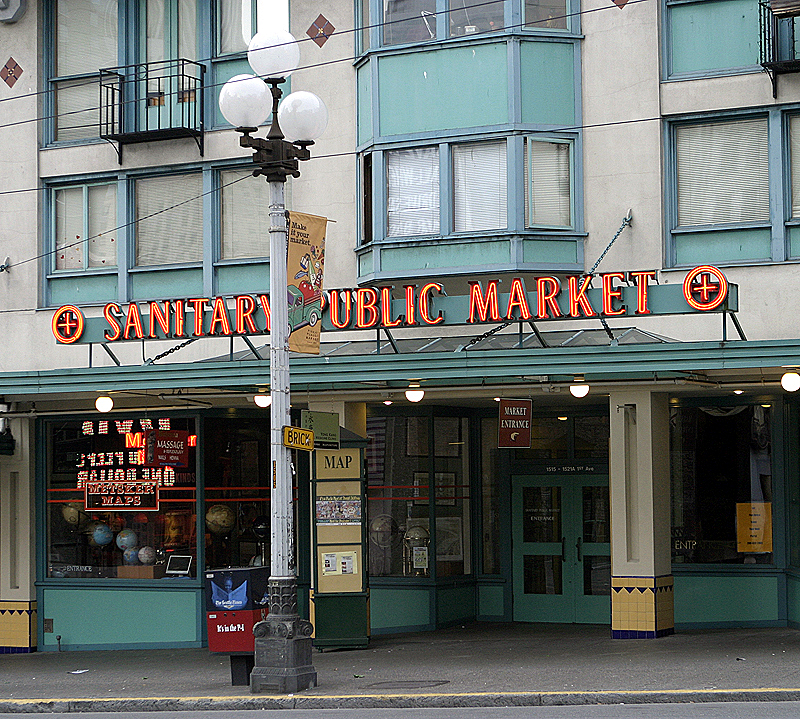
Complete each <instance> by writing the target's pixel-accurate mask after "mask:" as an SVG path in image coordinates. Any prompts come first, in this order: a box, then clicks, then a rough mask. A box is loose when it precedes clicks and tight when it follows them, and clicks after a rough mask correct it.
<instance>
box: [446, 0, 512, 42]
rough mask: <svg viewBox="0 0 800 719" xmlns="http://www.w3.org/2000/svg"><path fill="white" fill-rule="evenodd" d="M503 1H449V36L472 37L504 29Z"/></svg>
mask: <svg viewBox="0 0 800 719" xmlns="http://www.w3.org/2000/svg"><path fill="white" fill-rule="evenodd" d="M504 5H505V3H504V2H503V0H495V2H486V0H450V16H449V21H450V22H449V25H450V35H451V36H455V37H458V36H461V35H474V34H475V33H480V32H492V31H494V30H503V29H504V28H505V17H504Z"/></svg>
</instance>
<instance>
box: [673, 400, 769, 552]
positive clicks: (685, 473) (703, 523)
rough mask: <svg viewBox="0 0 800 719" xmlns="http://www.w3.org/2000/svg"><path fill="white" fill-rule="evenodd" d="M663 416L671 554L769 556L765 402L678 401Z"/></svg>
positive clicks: (767, 430)
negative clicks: (709, 403) (693, 403)
mask: <svg viewBox="0 0 800 719" xmlns="http://www.w3.org/2000/svg"><path fill="white" fill-rule="evenodd" d="M670 420H671V421H670V434H671V437H670V439H671V444H670V450H671V474H672V561H673V562H676V563H714V564H770V563H772V561H773V555H772V507H773V505H772V458H771V409H770V407H769V406H766V407H765V406H761V405H755V406H738V407H680V408H673V410H672V413H671V418H670Z"/></svg>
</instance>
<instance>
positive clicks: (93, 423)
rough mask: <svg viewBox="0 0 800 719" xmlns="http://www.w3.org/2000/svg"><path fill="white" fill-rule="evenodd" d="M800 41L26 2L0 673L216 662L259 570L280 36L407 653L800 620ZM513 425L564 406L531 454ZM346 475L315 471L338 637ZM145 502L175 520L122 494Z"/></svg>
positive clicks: (370, 10)
mask: <svg viewBox="0 0 800 719" xmlns="http://www.w3.org/2000/svg"><path fill="white" fill-rule="evenodd" d="M791 12H792V11H791V10H786V9H783V10H780V11H779V10H777V9H776V10H775V11H774V12H773V10H772V9H771V7H770V6H769V3H766V4H765V3H761V4H759V3H758V2H756V0H628V1H627V2H624V0H615V2H611V1H610V0H588V1H586V2H582V3H581V2H579V1H578V0H491V1H481V2H478V0H357V1H356V2H353V3H332V2H331V3H321V4H320V3H315V4H312V3H310V2H307V0H297V1H296V2H295V1H284V2H281V1H277V2H272V3H270V2H262V1H261V0H259V1H256V0H180V2H178V1H177V0H69V1H67V0H40V1H39V2H27V3H26V2H22V1H21V0H17V2H9V3H8V9H2V10H0V39H1V40H2V42H0V46H1V47H2V48H3V50H2V52H3V53H4V54H5V55H7V56H8V57H5V56H3V57H0V62H1V63H5V65H4V67H3V69H2V70H0V79H2V81H3V82H2V83H0V108H2V110H3V111H2V113H0V117H2V120H0V158H2V165H0V166H2V168H3V171H2V173H0V195H2V204H1V205H0V238H1V239H2V251H0V260H2V263H0V270H2V271H0V328H1V330H2V335H3V336H4V337H5V338H6V340H7V342H6V350H5V352H4V353H3V354H2V358H1V359H0V408H2V411H0V652H24V651H31V650H35V649H39V650H54V649H57V648H59V647H61V648H63V649H80V648H111V647H120V646H123V647H157V646H202V645H204V644H205V642H206V640H207V637H206V628H205V607H204V598H203V597H204V570H206V569H211V568H217V567H228V566H243V565H247V564H249V563H251V562H252V561H255V558H257V557H258V556H259V555H260V552H261V549H260V547H259V538H258V536H257V535H256V533H254V531H253V527H254V524H257V521H258V520H259V518H261V517H263V516H265V515H269V469H268V468H269V417H268V415H267V414H265V411H264V410H263V409H259V408H258V407H256V406H255V405H254V404H253V397H254V396H255V395H258V394H260V393H263V392H264V391H265V390H268V384H269V352H268V349H266V348H265V346H266V345H267V342H268V338H267V336H266V332H265V329H266V323H267V322H268V315H267V313H266V307H267V305H265V302H268V299H267V295H268V293H269V290H270V288H269V280H268V270H269V263H270V257H269V256H268V255H269V250H268V241H267V230H268V225H269V221H268V207H267V205H268V190H267V185H266V183H265V182H264V180H263V178H257V177H255V178H254V177H250V175H251V173H252V169H253V165H252V162H251V160H250V157H249V155H248V154H247V152H246V150H244V149H242V148H240V147H239V143H238V139H237V138H238V135H237V133H236V132H235V131H234V130H233V128H231V127H230V126H229V125H228V124H227V123H226V122H225V120H224V119H223V117H222V116H221V114H220V112H219V110H218V106H217V97H218V95H219V91H220V89H221V87H222V85H223V84H224V83H225V82H226V81H227V80H228V79H229V78H231V77H232V76H234V75H237V74H240V73H242V72H249V71H250V70H249V66H248V64H247V60H246V46H247V42H246V39H247V38H249V37H250V36H252V35H253V34H254V32H255V31H256V29H257V28H258V27H264V26H266V25H269V24H274V23H278V24H284V25H286V26H288V27H289V28H290V29H291V31H292V33H293V34H294V35H295V37H297V38H298V39H301V43H300V44H301V65H300V68H299V69H298V70H297V71H296V72H295V73H294V74H292V76H291V78H290V79H289V80H287V82H286V85H285V89H286V90H287V91H288V90H296V89H303V90H310V91H312V92H314V93H316V94H317V95H318V96H320V97H321V98H322V99H323V100H324V101H325V103H326V105H327V106H328V110H329V116H330V119H329V124H328V128H327V131H326V132H325V134H324V135H323V136H322V138H321V139H320V140H319V141H318V142H317V143H316V144H315V145H314V146H313V147H312V160H311V161H309V162H305V163H302V167H301V175H300V177H298V178H292V179H291V180H290V182H289V183H288V184H287V198H288V202H287V205H288V206H289V207H290V208H291V209H293V210H297V211H300V212H307V213H311V214H315V215H320V216H324V217H327V218H328V219H329V224H328V230H327V240H326V247H325V257H326V260H327V261H326V262H325V276H324V288H325V290H326V291H327V295H326V297H327V304H328V308H329V309H328V310H327V312H326V314H325V316H324V317H323V318H322V322H323V333H322V345H321V352H320V355H319V356H317V355H305V354H303V355H301V354H297V355H293V357H292V362H291V372H292V412H293V417H295V415H296V417H295V418H296V419H297V421H298V423H299V419H300V417H299V414H300V412H301V411H302V410H303V409H308V410H315V411H326V412H335V413H337V414H338V416H339V423H340V425H341V426H342V427H344V428H345V429H347V430H349V431H350V432H352V433H355V435H358V436H360V437H363V438H366V441H367V443H366V446H365V449H364V465H365V466H364V473H365V491H366V494H365V496H366V508H365V510H364V511H363V516H362V522H363V523H364V535H365V537H366V539H365V545H366V549H365V550H364V552H363V554H362V555H359V557H358V561H359V562H362V561H363V567H364V568H365V569H366V572H365V574H366V575H367V577H368V587H369V601H370V622H371V631H372V632H373V633H390V632H402V631H411V630H420V629H431V630H433V629H436V628H438V627H442V626H447V625H449V624H453V623H456V622H462V623H463V622H465V621H470V620H474V619H480V620H485V621H523V622H565V623H573V622H577V623H598V624H605V625H608V627H609V631H610V632H611V633H612V636H615V637H619V638H657V637H660V636H664V635H666V634H670V633H672V632H673V631H680V629H681V628H686V627H719V626H785V625H795V624H798V623H800V594H799V592H800V584H798V582H800V483H799V482H800V467H798V429H799V427H800V413H798V404H797V401H796V397H795V396H794V395H793V394H792V393H790V392H787V391H786V390H784V389H783V388H782V386H781V384H780V381H781V378H782V376H783V375H784V373H786V372H787V371H791V370H792V369H796V368H797V367H800V335H798V331H797V329H796V328H795V327H794V326H793V325H792V322H791V321H790V320H791V318H792V317H795V316H797V315H798V314H800V292H798V291H796V290H795V288H794V279H795V278H797V276H798V269H797V268H798V263H797V260H798V259H799V258H800V229H798V228H800V201H798V200H797V197H798V196H800V190H798V189H796V187H795V180H798V183H800V169H798V168H800V161H798V156H800V155H798V153H800V150H798V148H800V144H798V143H799V142H800V140H799V139H798V138H800V82H799V80H800V75H798V74H796V73H797V72H798V71H800V62H798V61H797V60H796V59H795V57H796V54H797V53H796V49H795V36H794V22H795V19H794V16H793V15H792V14H791ZM798 12H800V9H798ZM262 298H264V299H263V300H262ZM204 307H205V308H206V314H205V319H204V318H203V314H202V313H203V308H204ZM179 318H180V323H179ZM248 318H249V319H248ZM249 320H252V322H250V321H249ZM411 385H419V387H418V389H421V390H423V391H424V396H423V398H422V400H421V401H418V402H411V401H409V400H408V399H407V398H406V395H405V391H406V390H407V389H409V387H410V386H411ZM574 385H579V386H581V387H583V388H585V387H586V386H588V387H589V392H588V393H586V394H584V395H583V396H581V397H578V396H574V395H573V394H572V392H571V390H570V388H571V386H574ZM414 389H416V387H415V388H414ZM576 394H578V395H580V394H581V393H580V392H579V391H577V392H576ZM100 395H104V396H105V395H108V396H110V397H111V398H112V399H113V410H112V411H111V412H110V413H107V414H106V413H102V414H101V413H100V412H98V410H97V409H96V408H95V400H96V398H97V397H98V396H100ZM506 400H530V401H531V403H532V404H531V410H530V411H529V412H528V413H527V414H526V415H525V416H524V419H523V420H517V421H520V422H523V423H527V424H526V425H524V426H522V425H520V428H521V429H525V430H529V431H530V440H529V441H527V443H525V442H522V443H521V444H518V445H517V446H516V447H511V446H502V447H501V446H499V445H501V444H503V445H507V444H508V443H507V442H499V441H498V440H499V435H500V434H502V431H503V429H504V428H508V427H509V426H510V425H505V424H504V422H508V421H509V420H508V416H512V415H511V414H509V415H508V416H506V418H505V419H504V415H503V414H502V412H503V411H505V408H507V407H509V406H513V403H509V402H507V401H506ZM512 414H513V413H512ZM153 432H161V433H173V434H174V436H175V437H179V438H181V439H182V441H185V442H186V444H187V447H186V449H185V454H183V455H182V456H181V458H180V460H179V461H178V462H176V463H173V464H172V465H170V466H168V467H161V468H154V467H150V466H144V464H145V463H143V461H142V459H141V456H142V455H141V453H142V452H144V451H145V449H146V448H145V446H144V444H143V443H146V441H147V437H148V436H149V433H153ZM513 441H518V442H521V440H519V438H515V439H514V440H512V441H511V442H512V443H513ZM313 462H314V459H313V457H312V458H311V461H310V462H309V458H308V457H307V456H305V455H304V454H298V456H297V457H296V460H295V469H296V475H295V477H296V486H297V489H296V494H297V502H296V507H297V529H298V543H297V565H298V570H299V585H300V588H301V606H302V610H303V611H304V612H309V611H310V607H309V600H308V596H309V592H310V591H313V590H315V589H318V587H316V586H315V582H316V580H315V576H316V575H315V571H314V570H313V567H314V566H315V564H316V562H317V561H318V560H319V557H317V556H316V553H317V549H318V548H317V547H316V546H315V545H314V541H313V537H315V536H316V534H315V532H316V531H317V530H316V529H314V527H313V525H315V524H316V525H319V521H318V520H319V517H318V515H315V514H314V512H312V505H313V504H314V502H313V501H312V497H313V495H312V485H311V479H312V476H313ZM123 480H124V481H131V482H133V483H134V484H136V486H138V487H151V488H154V489H153V492H154V493H155V492H157V497H158V499H157V501H154V503H150V499H149V497H148V496H145V494H146V493H145V494H142V496H138V497H131V502H136V504H135V505H134V506H135V509H133V510H132V509H131V508H130V507H120V506H116V505H115V506H113V507H112V508H111V509H109V507H108V505H107V504H106V505H104V504H103V500H102V497H99V496H93V495H92V494H91V492H89V491H88V490H87V485H88V484H89V483H92V482H101V483H102V482H117V481H123ZM141 491H142V492H144V491H145V490H144V489H142V490H141ZM317 529H318V527H317ZM172 556H175V557H185V558H190V561H189V568H188V569H187V570H186V571H183V572H178V573H176V574H167V567H168V566H169V561H168V560H169V558H170V557H172ZM732 597H736V601H735V602H733V601H731V598H732ZM87 614H88V615H90V616H91V617H92V618H93V621H91V622H86V621H84V620H82V621H76V617H78V616H80V617H83V618H84V619H85V617H86V616H87Z"/></svg>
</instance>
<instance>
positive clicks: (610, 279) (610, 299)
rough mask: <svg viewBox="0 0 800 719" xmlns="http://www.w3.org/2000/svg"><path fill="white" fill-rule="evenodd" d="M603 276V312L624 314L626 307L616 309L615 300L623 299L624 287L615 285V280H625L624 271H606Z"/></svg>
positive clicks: (606, 313) (605, 313)
mask: <svg viewBox="0 0 800 719" xmlns="http://www.w3.org/2000/svg"><path fill="white" fill-rule="evenodd" d="M602 278H603V314H604V315H609V316H610V315H624V314H625V307H624V306H623V307H620V308H619V309H618V310H615V309H614V300H621V299H622V288H620V287H614V280H615V279H617V280H624V279H625V275H624V274H623V273H622V272H606V274H604V275H602Z"/></svg>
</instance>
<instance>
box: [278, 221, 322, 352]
mask: <svg viewBox="0 0 800 719" xmlns="http://www.w3.org/2000/svg"><path fill="white" fill-rule="evenodd" d="M286 214H287V224H288V227H289V255H288V271H287V273H286V277H287V284H288V287H287V292H288V301H289V327H290V328H291V334H290V335H289V349H290V350H291V351H292V352H305V353H307V354H319V332H320V328H321V327H322V321H321V320H322V307H323V305H322V303H323V296H322V275H323V270H324V268H325V229H326V227H327V224H328V219H327V218H326V217H318V216H317V215H306V214H304V213H302V212H291V211H290V212H287V213H286Z"/></svg>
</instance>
